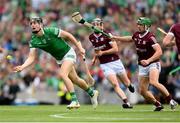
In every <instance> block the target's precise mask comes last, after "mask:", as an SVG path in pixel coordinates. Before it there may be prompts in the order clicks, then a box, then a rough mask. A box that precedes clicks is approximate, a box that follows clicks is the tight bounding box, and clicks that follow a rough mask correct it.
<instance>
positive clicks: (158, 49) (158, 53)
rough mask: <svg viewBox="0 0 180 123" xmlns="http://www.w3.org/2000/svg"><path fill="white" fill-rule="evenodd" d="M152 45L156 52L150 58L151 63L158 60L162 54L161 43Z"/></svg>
mask: <svg viewBox="0 0 180 123" xmlns="http://www.w3.org/2000/svg"><path fill="white" fill-rule="evenodd" d="M152 47H153V49H154V51H155V53H154V54H153V56H152V57H150V58H149V59H148V61H149V63H151V62H153V61H155V60H158V59H159V58H160V57H161V55H162V49H161V47H160V45H159V44H158V43H156V44H154V45H152Z"/></svg>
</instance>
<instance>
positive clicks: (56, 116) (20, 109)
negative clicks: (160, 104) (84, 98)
mask: <svg viewBox="0 0 180 123" xmlns="http://www.w3.org/2000/svg"><path fill="white" fill-rule="evenodd" d="M90 121H91V122H180V108H179V107H178V108H177V109H176V110H175V111H172V110H170V108H169V106H168V105H166V106H165V109H164V110H163V111H161V112H153V106H152V105H135V106H134V108H133V109H128V110H127V109H122V108H121V106H119V105H100V106H99V107H98V108H97V109H96V110H93V109H92V107H91V105H81V108H80V109H74V110H68V109H66V106H65V105H59V106H1V107H0V122H90Z"/></svg>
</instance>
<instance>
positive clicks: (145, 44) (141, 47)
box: [132, 32, 159, 65]
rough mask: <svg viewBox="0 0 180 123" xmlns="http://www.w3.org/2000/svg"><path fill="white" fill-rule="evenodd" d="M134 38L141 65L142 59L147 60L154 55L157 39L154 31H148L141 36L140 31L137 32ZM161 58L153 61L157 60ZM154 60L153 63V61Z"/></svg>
mask: <svg viewBox="0 0 180 123" xmlns="http://www.w3.org/2000/svg"><path fill="white" fill-rule="evenodd" d="M132 39H133V40H134V41H135V45H136V51H137V55H138V63H139V64H140V65H141V63H140V61H141V60H147V59H149V58H150V57H152V56H153V54H154V53H155V50H154V49H153V47H152V46H153V45H154V44H156V43H157V42H156V39H155V36H154V34H153V33H151V32H148V33H147V34H145V35H144V36H142V37H141V36H140V32H135V33H134V34H133V37H132ZM157 61H159V60H156V61H153V62H157ZM153 62H152V63H153Z"/></svg>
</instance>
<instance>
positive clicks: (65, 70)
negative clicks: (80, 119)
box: [14, 17, 98, 109]
mask: <svg viewBox="0 0 180 123" xmlns="http://www.w3.org/2000/svg"><path fill="white" fill-rule="evenodd" d="M30 26H31V29H32V39H31V41H30V52H29V56H28V58H27V59H26V61H25V62H24V64H22V65H20V66H16V67H15V68H14V71H15V72H18V71H22V70H23V69H25V68H27V67H28V66H30V65H31V64H32V63H33V62H34V60H35V57H36V49H37V48H38V49H41V50H44V51H46V52H47V53H49V54H51V55H52V56H53V57H54V58H55V59H56V61H57V63H58V64H60V65H61V67H60V70H59V77H60V78H61V79H62V80H63V81H64V83H65V85H66V87H67V89H68V91H69V92H70V94H71V97H72V99H71V103H70V104H69V105H68V106H67V108H69V109H72V108H79V107H80V104H79V102H78V99H77V97H76V94H75V90H74V85H73V83H74V84H76V85H78V86H79V87H80V88H82V89H83V90H85V91H86V92H87V93H88V94H89V95H90V97H91V101H92V104H93V107H94V108H96V107H97V105H98V102H97V97H98V91H97V90H93V89H92V88H91V87H89V86H88V85H87V83H86V82H85V81H84V80H83V79H81V78H80V77H79V76H78V75H77V73H76V70H75V66H74V64H75V63H76V53H75V51H74V49H73V48H72V47H71V46H70V45H68V44H67V41H70V42H71V43H72V44H74V45H75V46H76V48H78V51H79V52H80V54H81V56H83V55H84V54H85V50H84V48H83V47H82V46H81V43H80V42H78V41H77V40H76V39H75V37H74V36H73V35H72V34H70V33H69V32H66V31H64V30H61V29H58V28H54V27H43V21H42V18H39V17H34V18H31V19H30Z"/></svg>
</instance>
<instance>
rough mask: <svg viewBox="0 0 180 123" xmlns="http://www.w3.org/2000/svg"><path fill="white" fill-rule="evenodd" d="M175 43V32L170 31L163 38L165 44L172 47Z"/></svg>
mask: <svg viewBox="0 0 180 123" xmlns="http://www.w3.org/2000/svg"><path fill="white" fill-rule="evenodd" d="M174 45H175V38H174V34H173V33H171V32H169V33H168V34H167V35H166V36H165V37H164V39H163V46H165V47H171V46H174Z"/></svg>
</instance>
